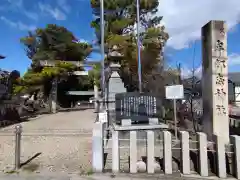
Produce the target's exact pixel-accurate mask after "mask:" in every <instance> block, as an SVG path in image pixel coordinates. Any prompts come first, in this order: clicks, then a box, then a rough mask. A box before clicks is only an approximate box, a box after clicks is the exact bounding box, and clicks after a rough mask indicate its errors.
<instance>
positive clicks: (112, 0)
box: [91, 0, 168, 90]
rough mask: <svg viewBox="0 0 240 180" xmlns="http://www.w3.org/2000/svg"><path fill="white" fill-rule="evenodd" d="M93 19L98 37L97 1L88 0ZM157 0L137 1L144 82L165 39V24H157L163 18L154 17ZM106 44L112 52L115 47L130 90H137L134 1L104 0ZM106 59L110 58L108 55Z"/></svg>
mask: <svg viewBox="0 0 240 180" xmlns="http://www.w3.org/2000/svg"><path fill="white" fill-rule="evenodd" d="M91 5H92V8H93V13H94V15H95V16H96V19H95V20H94V21H93V22H92V24H91V25H92V27H94V28H95V30H96V34H97V37H98V40H99V43H100V41H101V37H100V34H101V32H100V30H101V28H100V17H99V15H100V0H91ZM158 5H159V2H158V0H140V26H141V34H140V38H141V44H142V49H141V64H142V78H143V82H146V81H148V80H149V75H151V74H152V71H153V70H154V69H156V68H158V67H159V65H160V64H161V63H162V62H161V61H162V59H161V58H160V52H161V50H162V48H163V46H164V44H165V42H166V41H167V39H168V34H167V33H166V32H165V28H164V26H159V24H160V21H161V20H162V17H158V16H156V13H157V11H158ZM104 9H105V13H104V19H105V47H106V49H107V51H112V49H113V47H114V46H117V47H118V51H119V53H121V54H122V58H121V59H120V62H119V63H120V64H121V76H122V78H123V80H124V82H125V85H126V86H127V87H128V89H129V90H136V89H137V84H138V83H137V81H138V78H137V69H138V64H137V43H136V40H137V39H136V19H137V17H136V0H104ZM106 61H107V62H111V61H113V59H111V58H110V57H109V56H107V58H106Z"/></svg>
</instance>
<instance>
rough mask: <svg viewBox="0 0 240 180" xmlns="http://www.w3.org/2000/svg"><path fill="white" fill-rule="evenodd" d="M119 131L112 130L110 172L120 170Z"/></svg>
mask: <svg viewBox="0 0 240 180" xmlns="http://www.w3.org/2000/svg"><path fill="white" fill-rule="evenodd" d="M119 153H120V152H119V132H118V131H114V130H113V131H112V172H113V173H118V172H119V170H120V154H119Z"/></svg>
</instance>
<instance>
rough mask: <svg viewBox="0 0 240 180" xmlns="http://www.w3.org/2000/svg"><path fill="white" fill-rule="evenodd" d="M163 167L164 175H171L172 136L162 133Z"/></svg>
mask: <svg viewBox="0 0 240 180" xmlns="http://www.w3.org/2000/svg"><path fill="white" fill-rule="evenodd" d="M163 163H164V164H163V166H164V172H165V174H172V136H171V133H170V132H169V131H163Z"/></svg>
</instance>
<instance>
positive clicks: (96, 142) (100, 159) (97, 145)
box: [92, 122, 104, 172]
mask: <svg viewBox="0 0 240 180" xmlns="http://www.w3.org/2000/svg"><path fill="white" fill-rule="evenodd" d="M103 131H104V123H102V122H95V124H94V127H93V135H92V166H93V171H94V172H102V171H103V168H104V148H103V147H104V146H103V138H104V135H103Z"/></svg>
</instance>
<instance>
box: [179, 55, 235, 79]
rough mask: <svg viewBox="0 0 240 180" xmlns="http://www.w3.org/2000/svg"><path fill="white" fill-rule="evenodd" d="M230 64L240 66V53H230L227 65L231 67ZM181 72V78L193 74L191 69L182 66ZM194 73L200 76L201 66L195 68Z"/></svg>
mask: <svg viewBox="0 0 240 180" xmlns="http://www.w3.org/2000/svg"><path fill="white" fill-rule="evenodd" d="M232 66H240V54H237V53H232V54H230V55H229V56H228V67H229V68H231V67H232ZM181 72H182V74H181V76H182V77H183V78H189V77H192V75H193V71H192V69H190V68H187V67H183V68H182V69H181ZM194 74H195V76H197V77H202V66H199V67H197V68H195V72H194Z"/></svg>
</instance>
